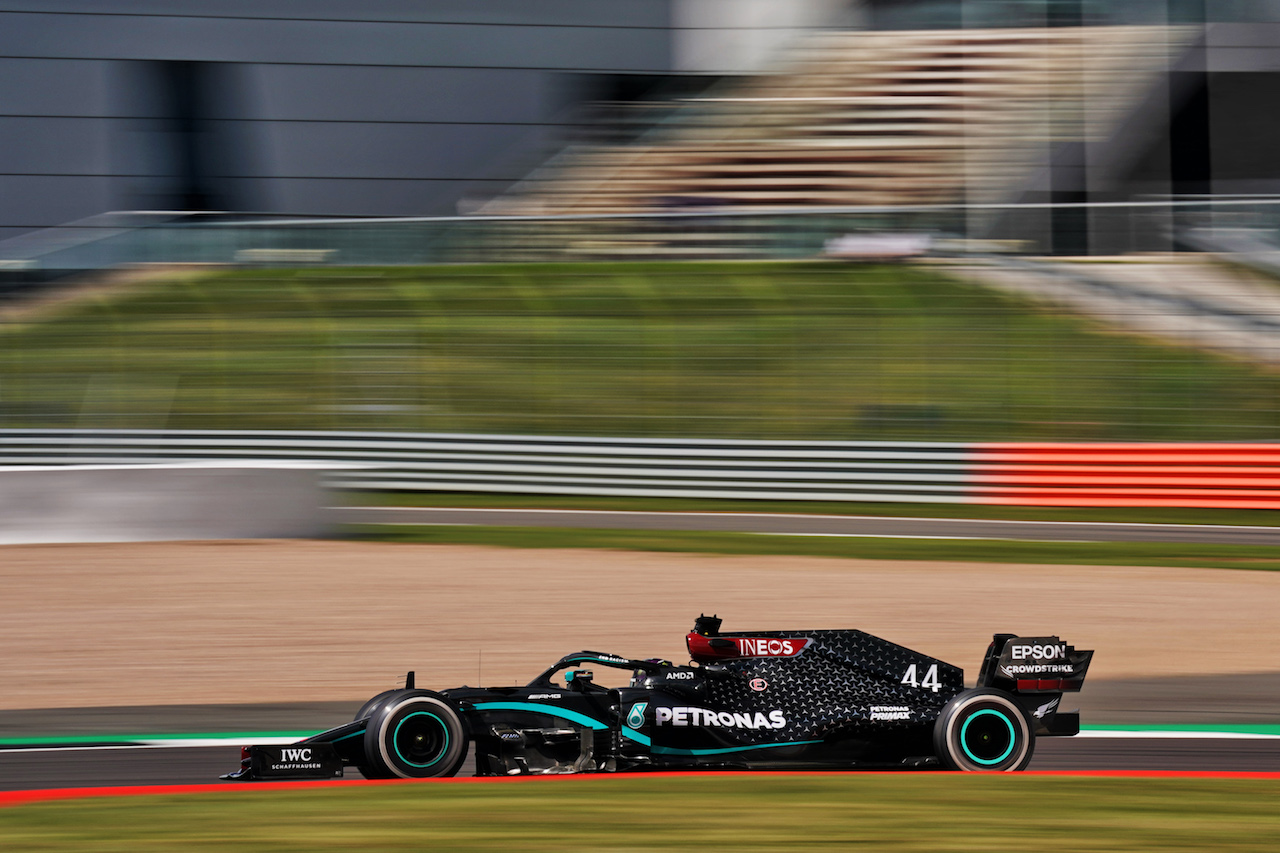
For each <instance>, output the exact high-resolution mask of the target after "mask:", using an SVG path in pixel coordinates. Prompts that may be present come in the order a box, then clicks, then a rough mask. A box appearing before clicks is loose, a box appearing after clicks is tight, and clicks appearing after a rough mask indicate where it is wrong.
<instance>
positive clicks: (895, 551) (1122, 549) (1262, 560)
mask: <svg viewBox="0 0 1280 853" xmlns="http://www.w3.org/2000/svg"><path fill="white" fill-rule="evenodd" d="M347 532H348V535H350V536H352V537H353V538H358V539H367V540H376V541H382V542H422V543H429V544H437V545H446V544H448V545H494V546H498V547H504V548H608V549H615V550H623V551H668V552H684V553H697V552H701V553H710V554H782V555H795V556H807V557H843V558H854V559H867V560H947V561H955V562H972V563H1052V564H1058V565H1081V566H1084V565H1096V566H1168V567H1186V568H1208V569H1255V570H1262V571H1276V570H1277V569H1280V548H1278V547H1273V546H1263V545H1215V544H1182V543H1177V544H1175V543H1166V542H1019V541H1015V540H1011V539H878V538H861V537H834V536H772V535H759V534H751V533H700V532H670V531H661V530H594V529H591V530H588V529H577V528H546V527H481V526H475V527H471V526H462V525H457V526H455V525H373V524H368V525H352V526H351V527H349V528H348V529H347Z"/></svg>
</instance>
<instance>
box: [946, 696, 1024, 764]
mask: <svg viewBox="0 0 1280 853" xmlns="http://www.w3.org/2000/svg"><path fill="white" fill-rule="evenodd" d="M1017 742H1018V738H1017V734H1016V732H1015V730H1014V727H1013V722H1012V721H1011V720H1010V719H1009V718H1008V717H1006V716H1005V715H1004V714H1002V713H1000V712H999V711H994V710H992V709H990V708H984V709H983V710H981V711H977V712H976V713H974V714H973V715H971V716H970V717H969V718H968V719H966V720H965V721H964V725H963V726H961V727H960V748H961V749H962V750H964V754H965V757H966V758H968V759H969V760H970V761H972V762H974V763H975V764H981V765H982V766H984V767H994V766H995V765H997V764H1000V763H1001V762H1002V761H1005V760H1006V759H1007V758H1008V757H1009V756H1010V755H1012V754H1013V748H1014V746H1015V745H1017Z"/></svg>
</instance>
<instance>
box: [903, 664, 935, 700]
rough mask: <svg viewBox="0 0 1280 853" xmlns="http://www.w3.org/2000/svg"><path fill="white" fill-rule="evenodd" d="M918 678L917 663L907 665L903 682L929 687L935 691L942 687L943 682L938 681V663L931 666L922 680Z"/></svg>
mask: <svg viewBox="0 0 1280 853" xmlns="http://www.w3.org/2000/svg"><path fill="white" fill-rule="evenodd" d="M917 678H918V676H917V675H916V665H915V664H911V666H909V667H907V672H906V674H905V675H903V676H902V683H903V684H910V685H911V686H912V687H927V688H928V689H930V690H932V691H933V692H934V693H937V692H938V691H939V690H941V689H942V683H941V682H940V681H938V665H937V664H936V663H935V664H931V665H930V666H929V669H928V670H926V671H925V674H924V678H923V679H922V680H917Z"/></svg>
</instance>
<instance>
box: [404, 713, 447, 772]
mask: <svg viewBox="0 0 1280 853" xmlns="http://www.w3.org/2000/svg"><path fill="white" fill-rule="evenodd" d="M391 748H392V749H394V750H395V753H396V758H398V759H400V760H401V761H403V762H404V763H405V764H407V765H408V766H410V767H417V768H420V769H425V768H427V767H431V766H433V765H435V764H437V763H439V761H440V760H441V759H442V758H444V756H445V754H446V753H447V752H448V751H449V727H448V726H447V725H446V724H445V722H444V720H442V719H440V718H439V717H437V716H436V715H435V714H432V713H430V712H429V711H415V712H413V713H412V714H406V715H405V717H404V718H403V719H402V720H400V722H398V723H396V728H395V731H393V732H392V734H391Z"/></svg>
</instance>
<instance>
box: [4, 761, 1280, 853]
mask: <svg viewBox="0 0 1280 853" xmlns="http://www.w3.org/2000/svg"><path fill="white" fill-rule="evenodd" d="M1275 793H1276V783H1275V782H1274V781H1269V780H1223V779H1213V780H1207V779H1206V780H1200V779H1106V778H1087V777H1085V778H1062V777H1035V776H1013V777H974V776H959V775H933V774H930V775H925V774H896V775H895V774H877V775H861V774H858V775H853V774H847V775H846V774H821V775H817V774H815V775H807V774H806V775H785V774H770V775H764V774H759V775H742V776H725V775H716V776H698V775H689V776H687V777H670V776H663V777H658V778H644V777H625V778H596V779H591V778H579V779H573V780H522V781H520V782H512V783H499V784H443V785H440V784H402V785H386V786H376V787H335V788H329V789H311V790H298V791H288V790H269V791H266V790H260V791H253V790H245V789H240V790H238V791H228V792H226V793H217V794H209V795H200V796H194V795H188V796H154V797H136V798H111V799H101V800H94V799H89V800H76V801H68V802H54V803H43V804H37V805H28V806H20V807H15V808H9V809H0V838H3V839H4V841H5V849H6V850H14V851H18V850H21V851H61V850H95V851H99V853H125V851H128V853H135V851H139V850H186V851H200V850H238V851H290V850H307V851H327V850H344V851H345V850H425V849H431V850H472V851H490V850H493V851H510V850H527V851H561V850H566V849H585V850H614V851H627V850H736V851H751V850H837V849H838V850H846V849H850V848H857V849H873V850H896V851H923V850H928V851H939V850H947V851H976V850H981V851H990V850H1001V849H1007V850H1012V849H1022V848H1023V847H1025V846H1026V844H1027V841H1028V838H1034V840H1035V846H1036V847H1037V848H1045V849H1062V850H1073V851H1101V850H1107V851H1124V850H1152V849H1159V850H1210V849H1212V850H1228V851H1244V850H1250V851H1251V850H1273V849H1274V843H1275V839H1276V838H1277V837H1280V814H1278V813H1277V812H1276V811H1275V809H1274V799H1275Z"/></svg>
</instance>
